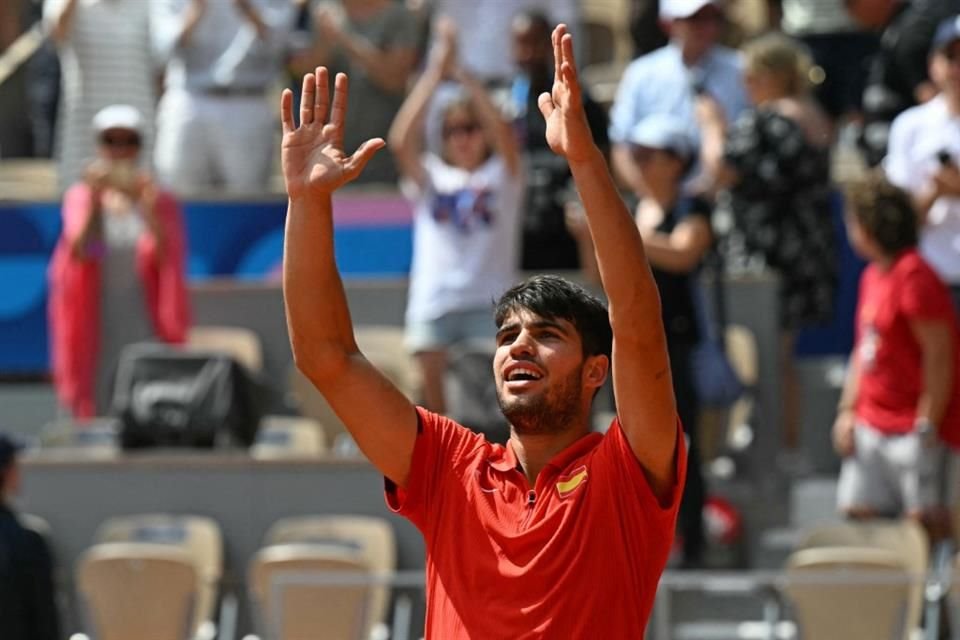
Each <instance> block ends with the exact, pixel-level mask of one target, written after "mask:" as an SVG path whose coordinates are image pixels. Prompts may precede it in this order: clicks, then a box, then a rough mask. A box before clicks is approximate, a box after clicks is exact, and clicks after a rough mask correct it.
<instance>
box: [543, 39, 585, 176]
mask: <svg viewBox="0 0 960 640" xmlns="http://www.w3.org/2000/svg"><path fill="white" fill-rule="evenodd" d="M551 41H552V42H553V63H554V75H553V90H552V91H551V92H550V93H542V94H540V98H539V99H538V101H537V104H538V105H539V107H540V112H541V113H542V114H543V117H544V118H545V119H546V121H547V144H549V145H550V149H551V150H552V151H553V152H554V153H556V154H558V155H561V156H564V157H566V158H567V160H568V161H570V162H574V161H577V160H581V159H587V158H588V157H589V154H590V153H591V152H592V150H593V147H594V143H593V135H592V134H591V133H590V127H589V126H588V125H587V116H586V114H585V113H584V111H583V96H582V93H581V91H580V81H579V80H578V79H577V66H576V63H575V61H574V59H573V36H571V35H570V34H569V33H567V27H566V25H563V24H560V25H557V28H556V29H554V30H553V35H551Z"/></svg>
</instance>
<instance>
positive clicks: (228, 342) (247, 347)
mask: <svg viewBox="0 0 960 640" xmlns="http://www.w3.org/2000/svg"><path fill="white" fill-rule="evenodd" d="M187 348H188V349H191V350H194V351H222V352H225V353H228V354H230V355H231V356H233V358H234V359H235V360H236V361H237V362H239V363H240V364H242V365H244V366H245V367H246V368H247V370H248V371H250V372H251V373H259V372H260V371H261V370H262V369H263V348H262V346H261V345H260V338H259V337H257V334H256V333H254V332H253V331H251V330H250V329H245V328H243V327H215V326H197V327H192V328H191V329H190V334H189V336H188V337H187Z"/></svg>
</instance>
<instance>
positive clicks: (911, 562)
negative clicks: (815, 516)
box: [787, 519, 930, 637]
mask: <svg viewBox="0 0 960 640" xmlns="http://www.w3.org/2000/svg"><path fill="white" fill-rule="evenodd" d="M819 548H834V549H848V550H850V552H851V554H853V553H859V551H857V550H858V549H875V550H881V551H884V552H888V553H890V554H893V556H892V557H894V558H895V559H896V561H897V562H898V563H899V566H900V567H902V570H903V571H904V572H905V573H906V574H907V576H908V577H910V578H911V579H912V582H911V583H910V584H907V585H906V587H907V589H908V593H909V600H908V605H907V608H906V610H905V623H906V627H905V628H906V629H908V630H913V629H916V628H918V627H919V626H920V618H921V615H922V609H923V598H924V594H923V581H922V579H921V576H922V575H923V574H924V573H926V571H927V569H928V566H929V558H930V551H929V542H928V540H927V535H926V533H925V532H924V530H923V528H922V527H921V526H920V525H919V524H918V523H916V522H915V521H913V520H908V519H903V520H896V521H884V520H876V521H874V520H870V521H858V522H850V521H846V522H836V523H830V524H824V525H821V526H819V527H816V528H813V529H810V530H809V531H807V532H805V533H804V535H803V536H802V537H801V540H800V543H799V544H798V547H797V552H795V553H800V552H802V551H806V550H811V549H819ZM791 557H793V556H791ZM851 557H853V556H851ZM787 565H788V570H789V568H790V566H791V560H790V559H788V561H787ZM871 588H872V587H871ZM838 637H839V636H838ZM865 637H866V636H865Z"/></svg>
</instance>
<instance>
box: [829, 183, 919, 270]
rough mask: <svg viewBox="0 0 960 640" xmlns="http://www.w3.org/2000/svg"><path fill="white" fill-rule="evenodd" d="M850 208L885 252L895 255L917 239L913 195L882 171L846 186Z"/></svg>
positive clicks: (913, 244) (916, 221) (914, 243)
mask: <svg viewBox="0 0 960 640" xmlns="http://www.w3.org/2000/svg"><path fill="white" fill-rule="evenodd" d="M846 200H847V207H848V209H849V210H850V211H851V212H852V213H853V215H854V217H855V218H856V220H857V222H859V223H860V226H861V227H862V228H863V230H864V231H865V232H866V233H867V234H868V235H869V236H870V237H871V238H873V240H874V242H876V243H877V245H879V247H880V250H881V251H883V253H884V254H885V255H888V256H894V255H896V254H898V253H900V252H901V251H903V250H904V249H909V248H911V247H915V246H916V245H917V242H918V235H919V231H918V226H919V222H918V220H917V213H916V209H915V208H914V206H913V202H912V201H911V199H910V195H909V194H908V193H907V192H906V191H904V190H903V189H900V188H899V187H897V186H894V185H893V184H891V183H890V181H889V180H887V178H886V176H884V175H883V173H882V172H881V171H879V170H875V171H871V172H870V173H869V174H867V175H866V176H865V177H864V178H861V179H859V180H856V181H854V182H851V183H850V184H848V185H847V187H846Z"/></svg>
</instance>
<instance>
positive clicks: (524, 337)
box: [510, 331, 534, 360]
mask: <svg viewBox="0 0 960 640" xmlns="http://www.w3.org/2000/svg"><path fill="white" fill-rule="evenodd" d="M533 352H534V351H533V342H532V339H531V336H530V334H529V333H527V332H526V331H521V332H520V333H519V334H517V337H516V338H515V339H514V340H513V342H512V343H511V344H510V357H511V358H514V359H515V360H520V359H522V358H521V357H522V356H532V355H533Z"/></svg>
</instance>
